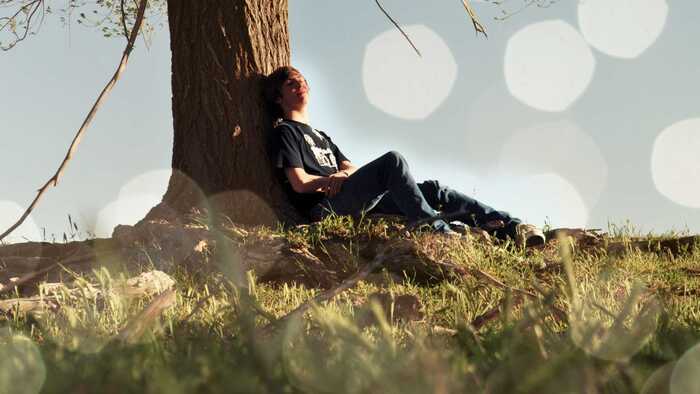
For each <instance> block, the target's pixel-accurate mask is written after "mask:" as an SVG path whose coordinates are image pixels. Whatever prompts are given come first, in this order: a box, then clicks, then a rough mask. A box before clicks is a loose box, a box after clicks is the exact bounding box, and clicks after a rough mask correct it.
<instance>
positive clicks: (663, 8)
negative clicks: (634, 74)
mask: <svg viewBox="0 0 700 394" xmlns="http://www.w3.org/2000/svg"><path fill="white" fill-rule="evenodd" d="M667 16H668V4H666V0H615V1H610V0H579V3H578V24H579V27H580V28H581V33H582V34H583V37H584V38H585V39H586V41H588V43H590V44H591V45H592V46H593V47H594V48H596V49H598V50H599V51H601V52H603V53H605V54H607V55H610V56H614V57H620V58H628V59H631V58H635V57H637V56H639V55H641V54H642V53H643V52H644V51H645V50H646V49H647V48H649V47H650V46H651V45H652V44H653V43H654V42H655V41H656V40H657V39H658V38H659V36H660V35H661V32H662V31H663V30H664V26H665V25H666V18H667Z"/></svg>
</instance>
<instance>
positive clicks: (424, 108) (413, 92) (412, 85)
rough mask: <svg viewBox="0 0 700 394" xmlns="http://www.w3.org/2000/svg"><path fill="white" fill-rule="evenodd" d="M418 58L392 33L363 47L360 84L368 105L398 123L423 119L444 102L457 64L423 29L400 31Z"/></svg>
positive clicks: (440, 42) (438, 40)
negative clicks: (416, 51) (417, 50)
mask: <svg viewBox="0 0 700 394" xmlns="http://www.w3.org/2000/svg"><path fill="white" fill-rule="evenodd" d="M404 30H405V31H406V34H408V36H409V37H411V40H412V41H413V42H414V43H415V45H416V47H418V49H419V50H420V51H421V53H422V55H423V56H422V57H418V55H417V54H416V53H415V52H414V51H413V48H411V46H410V44H409V43H408V42H407V41H406V39H405V38H404V37H403V36H402V35H401V33H400V32H398V31H397V30H396V29H390V30H387V31H385V32H383V33H381V34H379V35H378V36H376V37H375V38H374V39H373V40H372V41H370V42H369V44H367V47H366V49H365V56H364V59H363V62H362V76H363V77H362V82H363V84H364V89H365V93H366V95H367V99H368V100H369V102H370V103H371V104H372V105H374V106H375V107H377V108H379V109H380V110H382V111H384V112H386V113H388V114H390V115H393V116H396V117H398V118H402V119H425V118H426V117H428V116H429V115H430V114H431V113H433V112H434V111H435V110H436V109H437V108H438V107H439V106H440V104H442V102H443V101H445V99H446V98H447V96H448V95H449V93H450V91H451V90H452V87H453V86H454V83H455V79H456V78H457V64H456V62H455V59H454V56H453V55H452V52H451V51H450V48H449V47H448V46H447V44H446V43H445V41H444V40H443V39H442V38H441V37H440V36H439V35H437V33H435V32H434V31H432V30H430V29H429V28H427V27H426V26H424V25H411V26H406V27H405V28H404Z"/></svg>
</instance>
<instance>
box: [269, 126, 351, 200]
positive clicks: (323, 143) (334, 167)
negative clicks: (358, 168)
mask: <svg viewBox="0 0 700 394" xmlns="http://www.w3.org/2000/svg"><path fill="white" fill-rule="evenodd" d="M273 133H274V137H273V141H274V145H273V156H272V158H273V160H275V167H276V168H277V169H278V176H279V177H280V181H282V183H283V184H284V185H285V189H286V191H287V194H288V195H289V198H290V200H291V202H292V204H294V206H295V207H296V208H297V209H299V210H300V211H301V212H304V213H308V211H309V210H310V209H311V208H312V207H313V206H314V205H316V204H317V203H319V202H320V201H321V200H322V199H323V197H324V194H323V193H321V192H314V193H297V192H295V191H294V190H293V189H292V186H291V185H290V184H289V180H288V179H287V176H286V174H285V173H284V169H285V168H290V167H296V168H303V169H304V171H306V173H307V174H310V175H318V176H329V175H331V174H335V173H336V172H338V166H339V165H340V162H342V161H343V160H348V159H347V158H346V157H345V155H343V153H342V152H341V151H340V149H338V147H337V146H336V145H335V144H334V143H333V141H331V139H330V137H328V135H326V133H324V132H322V131H318V130H316V129H314V128H313V127H311V126H309V125H307V124H305V123H301V122H297V121H294V120H289V119H285V120H283V121H282V122H280V123H279V124H278V125H277V127H275V130H274V131H273Z"/></svg>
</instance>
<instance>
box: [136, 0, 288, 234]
mask: <svg viewBox="0 0 700 394" xmlns="http://www.w3.org/2000/svg"><path fill="white" fill-rule="evenodd" d="M287 20H288V17H287V0H207V1H191V0H168V21H169V25H170V48H171V51H172V94H173V97H172V106H173V129H174V143H173V158H172V168H173V175H172V176H171V178H170V183H169V185H168V190H167V192H166V193H165V196H164V197H163V202H162V203H161V204H160V205H159V206H158V207H156V208H154V209H153V210H151V212H150V213H149V214H148V216H147V217H146V219H154V218H159V217H172V216H174V215H178V216H179V214H183V213H187V212H190V211H191V209H192V208H193V207H198V208H205V209H207V210H208V211H209V212H210V213H214V214H225V215H227V216H228V217H230V218H231V219H232V220H233V221H234V222H237V223H245V224H273V223H275V222H276V221H278V220H282V221H287V222H289V221H291V222H295V221H298V220H299V216H298V214H297V213H296V212H295V210H294V209H293V208H292V207H291V205H290V204H289V202H288V200H287V198H286V197H285V195H284V192H283V190H282V188H281V185H280V184H279V182H278V181H277V180H276V178H275V174H274V169H273V168H272V165H271V161H270V160H269V158H268V152H267V146H268V141H269V132H270V131H271V129H272V127H271V125H272V122H273V119H272V118H271V117H270V115H269V114H268V113H267V111H266V109H265V105H264V99H263V96H262V90H261V88H262V83H261V82H262V77H263V76H264V75H267V74H269V73H270V72H271V71H272V70H274V69H275V68H276V67H278V66H281V65H286V64H289V62H290V52H289V33H288V30H287Z"/></svg>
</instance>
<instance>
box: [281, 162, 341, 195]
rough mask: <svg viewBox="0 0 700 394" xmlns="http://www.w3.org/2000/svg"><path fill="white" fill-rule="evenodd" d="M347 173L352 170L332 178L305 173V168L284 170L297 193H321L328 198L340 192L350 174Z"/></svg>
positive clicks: (336, 174)
mask: <svg viewBox="0 0 700 394" xmlns="http://www.w3.org/2000/svg"><path fill="white" fill-rule="evenodd" d="M352 168H354V167H352ZM345 171H350V170H341V171H338V172H336V173H335V174H331V175H330V176H318V175H311V174H309V173H307V172H306V171H304V169H303V168H299V167H288V168H285V169H284V173H285V175H287V179H288V180H289V184H290V185H291V186H292V190H294V191H295V192H297V193H314V192H321V193H326V196H328V197H333V196H335V195H336V194H337V193H338V192H339V191H340V188H341V186H342V185H343V182H344V181H345V180H346V179H347V178H348V174H347V173H345ZM353 172H354V171H353Z"/></svg>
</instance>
